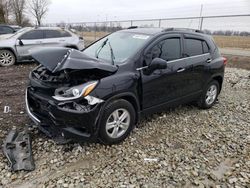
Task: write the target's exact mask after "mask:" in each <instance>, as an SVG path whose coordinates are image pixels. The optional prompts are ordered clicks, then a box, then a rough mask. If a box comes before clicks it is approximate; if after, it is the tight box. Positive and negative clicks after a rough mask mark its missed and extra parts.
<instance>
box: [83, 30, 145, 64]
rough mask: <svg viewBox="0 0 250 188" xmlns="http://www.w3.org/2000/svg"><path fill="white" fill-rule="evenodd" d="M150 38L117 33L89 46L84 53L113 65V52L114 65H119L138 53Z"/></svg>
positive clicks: (142, 35) (141, 35)
mask: <svg viewBox="0 0 250 188" xmlns="http://www.w3.org/2000/svg"><path fill="white" fill-rule="evenodd" d="M149 38H150V36H149V35H144V34H135V33H128V32H116V33H113V34H111V35H109V36H107V37H104V38H103V39H101V40H99V41H97V42H96V43H94V44H93V45H91V46H89V47H88V48H87V49H85V50H84V53H85V54H87V55H89V56H92V57H97V58H99V59H102V60H104V61H106V62H108V63H111V62H112V54H111V51H112V50H113V59H114V63H115V64H116V65H117V64H121V63H123V62H124V61H126V60H127V59H129V58H130V57H132V56H133V55H134V54H135V53H136V52H138V50H139V49H140V48H141V47H142V46H143V45H144V44H145V43H146V41H147V40H149ZM111 48H112V50H111Z"/></svg>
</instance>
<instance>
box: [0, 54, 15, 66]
mask: <svg viewBox="0 0 250 188" xmlns="http://www.w3.org/2000/svg"><path fill="white" fill-rule="evenodd" d="M14 61H15V58H14V57H13V55H12V53H11V52H9V51H2V52H0V65H2V66H9V65H12V64H13V63H14Z"/></svg>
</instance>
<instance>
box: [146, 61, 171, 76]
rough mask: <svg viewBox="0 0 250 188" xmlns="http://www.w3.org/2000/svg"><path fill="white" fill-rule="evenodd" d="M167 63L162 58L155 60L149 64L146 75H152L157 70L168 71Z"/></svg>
mask: <svg viewBox="0 0 250 188" xmlns="http://www.w3.org/2000/svg"><path fill="white" fill-rule="evenodd" d="M167 66H168V65H167V61H166V60H164V59H161V58H154V59H153V60H152V62H151V63H150V64H149V66H148V68H147V70H146V74H151V73H152V72H154V71H155V70H157V69H166V68H167Z"/></svg>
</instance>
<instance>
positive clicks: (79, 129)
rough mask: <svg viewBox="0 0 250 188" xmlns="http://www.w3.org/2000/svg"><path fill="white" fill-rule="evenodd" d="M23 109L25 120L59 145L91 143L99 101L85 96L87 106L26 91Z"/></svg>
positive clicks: (93, 136) (33, 91)
mask: <svg viewBox="0 0 250 188" xmlns="http://www.w3.org/2000/svg"><path fill="white" fill-rule="evenodd" d="M25 101H26V109H27V113H28V115H29V117H30V118H31V119H32V120H33V121H34V122H35V124H36V125H37V126H38V128H39V129H40V130H41V131H42V132H44V133H45V134H46V135H47V136H49V137H52V138H54V139H55V140H56V141H57V142H59V143H65V142H68V141H77V142H79V141H93V140H95V139H96V136H97V124H98V119H99V114H100V111H101V108H102V106H103V103H102V102H103V101H101V102H100V101H96V98H94V97H92V98H91V97H90V96H89V97H87V98H86V101H87V105H81V104H78V103H77V101H65V102H58V101H56V100H54V99H53V98H52V97H48V96H46V95H44V94H42V93H39V92H36V91H35V89H32V88H31V87H28V89H27V90H26V99H25Z"/></svg>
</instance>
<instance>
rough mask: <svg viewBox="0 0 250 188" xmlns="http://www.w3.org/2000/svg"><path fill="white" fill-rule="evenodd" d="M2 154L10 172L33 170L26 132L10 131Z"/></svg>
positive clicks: (33, 165) (30, 149)
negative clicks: (5, 158) (7, 162)
mask: <svg viewBox="0 0 250 188" xmlns="http://www.w3.org/2000/svg"><path fill="white" fill-rule="evenodd" d="M3 152H4V154H5V156H6V157H7V159H8V160H9V163H10V168H11V170H12V171H19V170H27V171H32V170H34V169H35V163H34V159H33V155H32V147H31V139H30V135H29V134H28V132H27V131H23V132H18V131H17V130H11V131H10V132H9V134H8V136H7V137H6V140H5V141H4V145H3Z"/></svg>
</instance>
